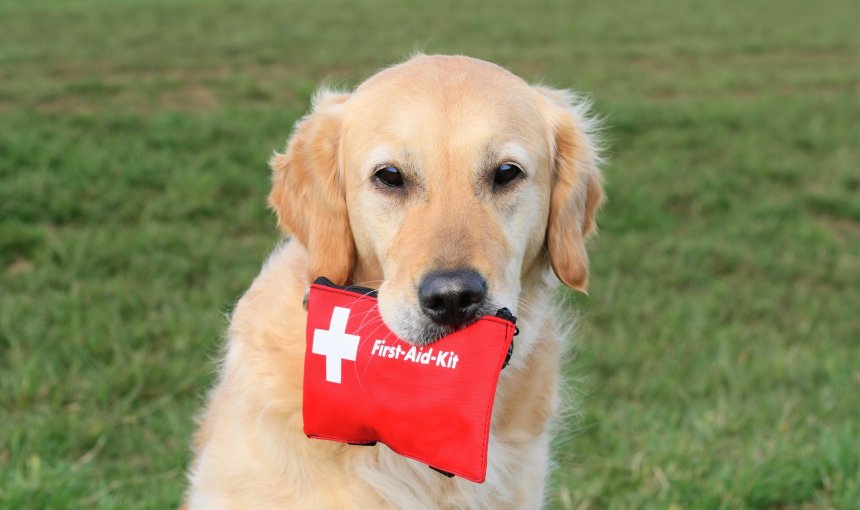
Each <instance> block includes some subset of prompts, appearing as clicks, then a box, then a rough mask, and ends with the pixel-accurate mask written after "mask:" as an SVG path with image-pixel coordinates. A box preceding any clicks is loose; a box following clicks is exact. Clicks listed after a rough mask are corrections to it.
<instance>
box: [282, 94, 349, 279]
mask: <svg viewBox="0 0 860 510" xmlns="http://www.w3.org/2000/svg"><path fill="white" fill-rule="evenodd" d="M348 99H349V94H341V93H335V92H331V91H328V90H321V91H318V92H317V93H316V94H315V95H314V99H313V104H312V108H311V112H310V113H309V114H308V115H306V116H305V117H304V118H303V119H301V120H300V121H299V122H298V123H296V127H295V129H294V132H293V135H292V137H291V138H290V140H289V141H288V142H287V150H286V152H284V153H283V154H277V153H276V154H275V155H274V156H273V157H272V159H271V160H270V161H269V166H271V168H272V191H271V193H269V206H270V207H271V208H272V209H273V210H274V211H275V213H276V214H277V215H278V225H279V226H280V227H281V229H282V230H284V231H285V232H287V233H290V234H292V235H293V236H295V237H296V238H297V239H298V240H299V241H300V242H301V243H302V244H303V245H304V246H305V248H307V250H308V257H309V259H308V281H311V282H312V281H313V280H314V279H315V278H316V277H318V276H326V277H328V278H329V279H330V280H332V281H333V282H335V283H337V284H339V285H345V284H346V283H347V280H348V279H349V277H350V275H351V273H352V269H353V266H354V264H355V242H354V241H353V238H352V231H351V230H350V228H349V217H348V216H347V209H346V195H345V192H344V187H343V181H342V176H341V174H340V171H339V169H338V147H339V145H340V136H341V123H342V117H343V111H342V110H343V104H344V103H345V102H346V101H347V100H348Z"/></svg>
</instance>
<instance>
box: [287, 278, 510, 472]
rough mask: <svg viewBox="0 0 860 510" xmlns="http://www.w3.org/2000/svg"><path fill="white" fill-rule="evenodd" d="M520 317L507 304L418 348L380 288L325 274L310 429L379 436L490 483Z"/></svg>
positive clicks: (314, 305) (312, 353)
mask: <svg viewBox="0 0 860 510" xmlns="http://www.w3.org/2000/svg"><path fill="white" fill-rule="evenodd" d="M515 323H516V318H515V317H513V315H512V314H511V313H510V311H509V310H507V309H506V308H503V309H501V310H499V312H498V313H497V315H496V316H495V317H492V316H487V317H483V318H481V319H479V320H478V321H477V322H475V323H473V324H471V325H470V326H467V327H465V328H463V329H460V330H458V331H455V332H453V333H451V334H450V335H448V336H445V337H443V338H441V339H439V340H438V341H436V342H434V343H432V344H430V345H426V346H421V347H419V346H415V345H411V344H409V343H407V342H404V341H402V340H400V339H399V338H397V337H396V336H395V335H394V334H393V333H392V332H391V331H390V330H389V329H388V328H387V327H386V326H385V324H384V323H383V321H382V318H381V317H380V316H379V310H378V307H377V303H376V292H375V291H373V290H372V289H363V288H361V289H355V288H343V287H338V286H336V285H334V284H332V283H331V282H330V281H328V280H326V279H317V281H316V282H314V284H313V285H311V288H310V293H309V298H308V323H307V349H306V352H305V372H304V397H303V398H304V401H303V417H304V432H305V434H307V436H308V437H310V438H316V439H329V440H333V441H341V442H345V443H350V444H356V445H373V444H375V443H376V442H377V441H380V442H383V443H385V444H386V445H388V446H389V447H390V448H391V449H392V450H394V451H395V452H397V453H399V454H400V455H403V456H405V457H409V458H411V459H414V460H416V461H419V462H422V463H425V464H428V465H429V466H431V467H432V468H434V469H436V470H437V471H441V472H443V473H444V474H448V475H457V476H460V477H462V478H465V479H467V480H471V481H473V482H478V483H480V482H483V481H484V479H485V477H486V471H487V441H488V438H489V432H490V418H491V416H492V410H493V400H494V398H495V392H496V384H497V382H498V379H499V373H500V371H501V370H502V368H503V367H504V366H506V365H507V362H508V361H509V360H510V356H511V352H512V348H513V336H514V335H515V334H516V333H517V329H516V325H515Z"/></svg>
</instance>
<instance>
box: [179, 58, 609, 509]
mask: <svg viewBox="0 0 860 510" xmlns="http://www.w3.org/2000/svg"><path fill="white" fill-rule="evenodd" d="M585 113H586V112H585V110H584V108H583V107H582V106H581V105H580V104H578V103H577V102H576V100H575V98H574V97H572V96H571V95H569V94H567V93H565V92H561V91H554V90H550V89H546V88H541V87H532V86H529V85H528V84H526V83H525V82H523V81H522V80H520V79H519V78H517V77H515V76H514V75H512V74H510V73H508V72H507V71H505V70H504V69H502V68H499V67H497V66H494V65H492V64H489V63H486V62H482V61H479V60H474V59H469V58H466V57H442V56H417V57H414V58H413V59H410V60H409V61H407V62H406V63H404V64H401V65H399V66H395V67H393V68H390V69H386V70H384V71H382V72H380V73H379V74H377V75H375V76H374V77H372V78H371V79H369V80H368V81H366V82H365V83H364V84H362V85H361V86H360V87H359V88H358V89H357V90H356V91H355V92H354V93H352V94H335V93H331V92H325V91H324V92H322V93H320V94H319V95H318V97H317V98H316V100H315V104H314V108H313V111H312V113H311V114H309V115H308V116H307V117H306V118H305V119H303V120H302V121H301V122H300V123H299V124H298V125H297V127H296V131H295V134H294V135H293V137H292V138H291V140H290V144H289V146H288V148H287V151H286V152H285V153H284V154H277V155H276V156H275V157H274V158H273V160H272V167H273V170H274V174H273V190H272V195H271V196H270V203H271V204H272V207H273V208H274V209H275V211H276V212H277V214H278V219H279V223H280V225H281V226H282V228H284V229H285V230H286V231H287V232H289V233H291V234H293V238H292V240H290V241H287V242H285V243H284V244H283V245H281V246H280V247H279V248H278V249H276V250H275V252H274V253H273V254H272V255H271V256H270V257H269V259H268V261H267V262H266V264H265V265H264V267H263V269H262V271H261V273H260V275H259V276H258V277H257V278H256V279H255V281H254V282H253V284H252V285H251V288H250V289H249V290H248V291H247V292H246V293H245V295H244V296H243V297H242V299H241V300H240V301H239V303H238V305H237V307H236V309H235V311H234V313H233V315H232V318H231V324H230V328H229V335H228V344H227V349H226V354H225V357H224V361H223V364H222V366H221V368H220V374H219V379H218V382H217V383H216V385H215V387H214V389H213V390H212V391H211V393H210V394H209V397H208V403H207V406H206V410H205V412H204V414H203V416H202V417H201V419H200V429H199V431H198V434H197V436H196V440H195V448H194V449H195V459H194V462H193V464H192V466H191V469H190V477H189V478H190V488H189V492H188V503H187V504H188V506H189V508H191V509H194V510H197V509H234V508H235V509H269V508H291V509H314V510H317V509H339V508H344V509H365V508H366V509H382V508H397V509H399V508H404V509H407V508H408V509H422V508H426V509H438V508H450V509H505V508H510V509H530V508H540V507H541V505H542V504H543V498H544V492H545V483H546V476H547V471H548V466H549V460H550V452H549V440H550V427H551V425H552V423H553V418H554V417H555V416H556V414H557V411H558V407H559V396H558V395H559V384H560V376H559V369H560V367H559V364H560V357H561V352H562V349H563V346H562V343H563V338H562V337H560V335H559V332H558V325H557V318H556V315H555V313H553V310H554V308H553V307H552V306H551V297H552V294H553V289H554V286H555V285H556V284H557V282H558V280H557V279H556V278H555V277H553V276H551V275H552V272H551V269H552V270H554V272H555V274H556V275H557V276H558V279H560V280H561V281H562V282H564V283H565V284H567V285H569V286H571V287H574V288H577V289H580V290H584V289H585V286H586V284H587V276H588V261H587V256H586V254H585V249H584V244H583V243H584V239H585V237H586V235H587V234H588V233H589V232H590V231H592V230H593V228H594V214H595V211H596V209H597V208H598V206H599V205H600V203H601V201H602V190H601V186H600V174H599V172H598V169H597V164H598V156H597V152H596V149H595V145H594V142H593V140H592V133H591V127H592V126H591V125H590V124H589V121H588V119H587V116H586V115H585ZM493 158H496V159H493ZM508 160H516V162H517V163H518V164H520V165H521V166H523V168H524V172H525V173H526V178H525V179H523V180H522V182H519V183H517V184H516V187H515V188H513V191H510V192H505V194H501V193H496V192H495V191H492V189H491V188H486V187H483V186H484V185H483V184H482V183H483V182H484V181H485V180H486V179H487V178H488V177H487V176H488V175H489V176H490V177H489V178H490V179H491V175H492V174H491V173H489V174H488V173H487V172H492V171H493V168H495V165H498V164H501V163H504V162H506V161H508ZM487 162H488V163H487ZM380 163H385V164H395V163H397V164H398V165H399V166H404V167H408V169H409V172H410V173H409V176H410V178H411V179H413V182H415V183H420V185H419V184H416V185H415V186H412V187H410V188H408V189H409V193H410V194H408V195H404V196H400V197H399V198H398V197H397V196H393V195H390V194H388V195H386V193H388V192H387V191H385V190H382V191H380V189H378V188H374V187H373V185H371V184H369V183H370V182H371V180H372V176H373V170H374V168H376V166H377V165H378V164H380ZM488 165H489V166H488ZM485 167H486V168H485ZM488 190H489V191H488ZM404 197H405V198H404ZM450 267H471V268H475V269H476V270H478V271H479V272H480V273H481V274H482V275H484V276H485V277H486V279H487V281H488V287H489V289H490V293H491V299H492V302H493V304H494V305H498V306H507V307H508V308H510V309H512V310H514V311H515V313H516V315H517V316H518V317H519V326H520V330H521V332H522V333H521V335H520V336H519V337H517V339H516V348H515V350H514V357H513V359H512V363H511V366H510V367H508V368H507V369H505V370H504V371H503V372H502V374H501V377H500V381H499V386H498V390H497V396H496V403H495V407H494V412H493V421H492V427H491V433H490V452H489V466H488V473H487V481H486V482H485V483H483V484H475V483H472V482H468V481H464V480H462V479H458V478H453V479H448V478H446V477H444V476H441V475H440V474H438V473H436V472H434V471H432V470H430V469H428V468H427V466H425V465H423V464H421V463H419V462H416V461H413V460H409V459H406V458H404V457H401V456H399V455H396V454H394V453H393V452H391V451H390V450H389V449H388V448H387V447H385V446H383V445H381V444H380V445H377V446H376V447H372V448H368V447H355V446H348V445H343V444H340V443H335V442H328V441H321V440H311V439H308V438H307V437H305V435H304V434H303V433H302V412H301V409H302V367H303V359H304V350H305V337H304V336H305V321H306V313H305V311H304V310H303V308H302V300H303V297H304V294H305V292H306V290H307V288H308V282H309V277H314V276H318V275H325V276H329V277H330V278H332V279H334V280H335V281H337V282H338V283H347V282H352V283H357V284H364V285H369V286H373V287H378V288H379V289H380V310H381V312H382V315H383V318H384V319H385V320H386V323H387V324H388V325H389V327H390V328H391V329H392V330H393V331H395V332H397V333H398V334H400V335H401V336H402V337H404V338H405V339H407V340H409V339H410V335H413V334H417V333H416V331H417V329H420V328H421V327H422V324H424V323H423V322H422V319H421V317H420V313H419V311H418V310H419V308H418V305H417V301H416V297H415V296H414V295H413V294H414V293H415V288H416V282H417V281H419V279H420V278H421V277H422V275H423V274H425V273H426V272H427V271H429V270H433V269H439V268H450ZM561 322H562V325H564V323H566V322H567V321H566V320H565V319H562V321H561ZM415 433H416V434H420V433H421V431H420V430H416V431H415Z"/></svg>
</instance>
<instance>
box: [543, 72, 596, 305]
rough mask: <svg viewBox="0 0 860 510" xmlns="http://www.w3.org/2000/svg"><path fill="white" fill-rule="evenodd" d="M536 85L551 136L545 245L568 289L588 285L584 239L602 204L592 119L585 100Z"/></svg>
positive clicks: (593, 224)
mask: <svg viewBox="0 0 860 510" xmlns="http://www.w3.org/2000/svg"><path fill="white" fill-rule="evenodd" d="M536 89H537V90H538V91H539V92H540V93H541V94H542V95H543V97H544V98H545V99H546V100H547V101H548V102H549V105H550V109H551V119H552V124H553V130H554V133H553V136H554V142H555V143H554V147H555V154H554V175H553V185H552V195H551V197H550V208H549V222H548V225H547V232H546V247H547V251H548V252H549V258H550V264H551V265H552V269H553V271H555V274H556V276H558V278H559V280H561V281H562V283H564V284H565V285H567V286H568V287H570V288H572V289H576V290H579V291H581V292H586V290H587V288H588V253H587V252H586V250H585V239H586V238H587V237H588V235H589V234H590V233H592V232H594V230H595V229H596V228H597V223H596V221H595V216H596V214H597V210H598V209H599V208H600V205H601V204H602V203H603V199H604V195H603V186H602V181H603V179H602V177H601V174H600V170H599V168H598V166H599V164H600V156H599V154H598V150H597V145H596V141H595V140H594V129H595V121H594V120H593V119H592V118H590V117H589V116H588V103H586V102H581V101H578V100H577V98H576V97H575V96H574V95H573V94H572V93H570V92H568V91H563V90H554V89H550V88H546V87H536Z"/></svg>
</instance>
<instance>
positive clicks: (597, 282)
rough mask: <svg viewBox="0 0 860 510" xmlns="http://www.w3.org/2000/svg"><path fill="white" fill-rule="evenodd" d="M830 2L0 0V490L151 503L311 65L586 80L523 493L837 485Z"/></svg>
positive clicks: (261, 243) (762, 497) (849, 338)
mask: <svg viewBox="0 0 860 510" xmlns="http://www.w3.org/2000/svg"><path fill="white" fill-rule="evenodd" d="M858 26H860V6H858V4H857V3H856V2H852V1H850V0H845V1H833V2H826V3H825V2H804V1H800V0H789V1H783V2H777V1H772V2H760V1H739V0H732V1H720V2H717V1H712V2H698V3H694V2H682V1H680V0H676V1H672V0H657V1H649V2H638V3H634V2H625V1H619V0H611V1H604V2H588V3H583V4H582V5H576V6H574V5H571V3H570V2H562V1H558V2H553V1H543V0H542V1H540V2H528V3H526V2H522V3H519V4H515V3H513V2H510V1H500V2H494V3H486V4H482V5H479V6H472V7H468V6H465V5H463V4H462V3H461V2H456V1H453V0H441V1H437V2H411V3H407V2H399V1H395V0H374V1H367V2H349V1H340V2H329V1H327V2H298V1H296V2H278V1H269V2H264V1H241V2H240V1H238V0H236V1H231V0H215V1H207V2H204V1H183V2H174V1H167V0H154V1H142V0H141V1H123V2H118V1H113V0H75V1H72V2H48V1H45V0H27V1H14V0H0V507H2V508H14V509H18V508H28V509H36V508H52V509H53V508H117V509H119V508H122V509H132V508H172V507H175V506H176V505H178V504H179V502H180V500H181V497H182V491H183V488H184V479H183V474H184V469H185V466H186V464H187V462H188V459H189V451H188V443H189V436H190V434H191V431H192V429H193V421H192V419H193V416H194V414H195V412H196V411H197V410H198V409H199V407H200V404H201V399H202V394H203V392H204V391H205V389H206V388H207V386H208V385H209V384H210V382H211V380H212V377H213V370H214V366H215V364H214V361H213V360H214V359H216V358H217V356H218V352H219V346H220V344H221V342H222V334H223V331H224V328H225V318H224V316H225V313H227V312H229V310H230V309H231V306H232V305H233V303H234V302H235V300H236V299H237V298H238V297H239V296H240V295H241V293H242V291H243V289H244V288H245V287H246V286H247V285H248V284H249V282H250V281H251V279H252V278H253V277H254V275H255V274H256V273H257V271H258V270H259V267H260V264H261V263H262V261H263V260H264V259H265V257H266V254H267V252H268V251H269V250H270V249H271V248H272V247H273V246H274V245H275V243H276V242H277V239H278V234H277V232H276V230H275V227H274V220H273V218H272V215H271V214H270V213H269V212H268V211H267V210H266V208H265V196H266V193H267V188H268V169H267V167H266V164H265V162H266V160H267V158H268V157H269V155H270V154H271V152H272V151H273V150H275V149H277V148H280V147H281V146H282V144H283V141H284V139H285V138H286V136H287V135H288V134H289V131H290V128H291V125H292V123H293V121H294V120H295V119H296V118H297V117H298V116H299V115H301V113H302V112H303V111H304V110H305V108H306V107H307V103H308V98H309V95H310V93H311V92H312V90H313V88H314V87H315V85H316V84H317V83H318V82H320V81H321V80H323V79H325V78H331V79H332V80H334V82H335V83H340V84H344V85H347V86H349V85H352V84H355V83H357V82H358V81H359V80H360V79H361V78H363V77H365V76H367V75H368V74H370V73H371V72H372V71H373V70H374V69H376V68H378V67H380V66H383V65H387V64H390V63H393V62H396V61H398V60H400V59H402V58H403V57H405V56H406V55H408V54H409V53H410V52H411V51H412V50H414V49H415V48H419V47H421V48H424V49H425V50H426V51H427V52H433V53H466V54H470V55H473V56H477V57H481V58H485V59H488V60H492V61H496V62H498V63H500V64H503V65H505V66H507V67H508V68H510V69H511V70H513V71H514V72H516V73H518V74H520V75H522V76H524V77H526V78H528V79H531V80H534V81H543V82H545V83H548V84H552V85H555V86H563V87H572V88H575V89H577V90H581V91H585V92H587V93H589V94H590V95H591V96H592V97H593V99H594V100H595V102H596V106H597V109H598V111H600V112H601V113H602V114H604V115H605V117H606V127H607V129H606V131H605V137H606V139H607V141H608V145H609V147H610V149H609V151H608V152H609V159H610V165H609V166H608V167H607V168H606V176H607V183H608V194H609V196H610V202H609V204H608V205H607V206H606V208H605V209H604V212H603V214H602V216H601V235H600V237H599V238H598V239H596V241H595V242H593V243H592V254H593V255H592V260H593V262H592V264H593V275H592V284H591V293H590V296H589V297H587V298H586V297H582V296H576V297H568V298H567V299H568V301H569V302H570V306H571V307H576V308H579V309H580V310H581V311H582V319H583V320H582V326H581V328H580V330H579V333H578V335H577V342H578V345H579V352H580V354H579V356H578V357H577V358H576V359H575V360H573V361H571V362H569V363H568V364H567V367H568V372H569V374H570V379H571V382H570V384H569V393H570V394H571V396H572V397H574V398H575V399H576V400H578V402H579V404H578V406H577V407H576V411H577V412H576V414H574V415H572V416H571V417H570V419H568V420H567V421H565V422H564V423H563V424H561V425H560V426H559V434H558V440H557V441H556V448H555V451H556V452H557V454H556V459H557V462H558V468H557V470H556V472H555V475H554V478H553V485H552V488H551V491H550V495H551V502H550V506H551V508H559V509H586V508H617V509H628V508H661V509H664V508H673V509H711V508H725V509H735V508H757V509H758V508H774V509H776V508H779V509H793V508H804V509H805V508H838V509H857V508H860V101H858V99H860V64H859V63H858V62H860V36H858V33H860V32H858V30H857V27H858Z"/></svg>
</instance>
